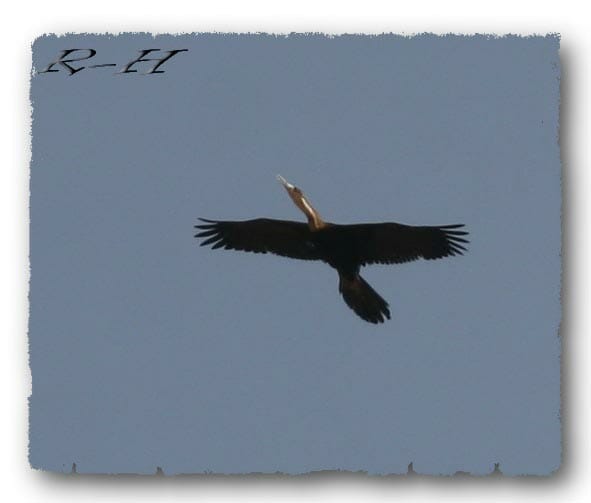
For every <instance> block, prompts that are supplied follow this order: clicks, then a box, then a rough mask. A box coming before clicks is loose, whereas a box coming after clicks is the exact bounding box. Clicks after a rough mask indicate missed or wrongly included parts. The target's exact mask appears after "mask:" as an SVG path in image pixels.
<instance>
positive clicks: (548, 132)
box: [29, 35, 561, 474]
mask: <svg viewBox="0 0 591 503" xmlns="http://www.w3.org/2000/svg"><path fill="white" fill-rule="evenodd" d="M558 45H559V41H558V39H557V38H556V37H537V38H536V37H533V38H517V37H507V38H502V39H499V38H488V37H457V36H448V37H443V38H441V37H435V36H422V37H415V38H402V37H396V36H382V37H358V36H343V37H336V38H326V37H322V36H292V37H289V38H285V37H271V36H242V37H240V36H221V35H201V36H180V37H156V38H153V37H151V36H146V35H134V36H131V35H126V36H119V37H99V36H69V37H61V38H56V37H44V38H41V39H39V40H38V41H37V42H36V43H35V45H34V53H33V60H34V65H35V67H36V69H37V70H42V69H43V68H44V67H45V66H47V64H49V63H50V62H51V61H52V60H54V59H55V58H56V56H57V55H58V53H59V52H60V51H61V50H63V49H67V48H74V47H77V48H83V47H84V48H86V47H88V48H94V49H95V50H96V51H97V56H95V58H94V60H89V64H99V63H113V62H114V63H117V64H118V65H121V66H123V65H124V64H126V63H127V62H129V61H131V60H132V59H134V57H136V56H137V54H138V51H139V50H141V49H147V48H156V47H158V48H161V49H164V50H169V49H178V48H188V49H189V51H188V52H186V53H183V54H179V55H178V56H176V57H175V58H173V59H171V60H170V61H169V62H168V63H166V64H165V65H164V66H163V67H162V69H164V70H165V73H164V74H160V75H148V76H143V75H139V74H136V75H114V71H116V69H112V68H97V69H87V70H83V71H81V72H79V73H77V74H75V75H73V76H67V75H66V73H64V72H59V73H50V74H37V75H35V76H33V78H32V90H31V98H32V102H33V108H34V113H33V141H32V145H33V154H32V163H31V193H32V195H31V267H32V279H31V318H30V334H29V337H30V351H31V352H30V355H31V367H32V375H33V393H32V398H31V430H30V442H31V443H30V459H31V463H32V465H33V466H34V467H37V468H43V469H47V470H53V471H69V470H70V469H71V466H72V463H76V465H77V470H78V471H79V472H91V473H104V472H110V473H112V472H137V473H152V472H154V471H155V469H156V466H161V467H162V468H163V469H164V471H165V473H194V472H203V471H213V472H221V473H243V472H275V471H282V472H286V473H302V472H308V471H311V470H326V469H329V470H331V469H344V470H366V471H368V472H370V473H401V472H406V469H407V466H408V464H409V463H410V462H413V466H414V469H415V470H416V471H417V472H420V473H429V474H439V473H446V474H448V473H454V472H455V471H457V470H462V471H468V472H473V473H479V474H482V473H488V472H490V471H491V470H492V469H493V466H494V463H500V466H501V469H502V470H503V472H504V473H508V474H521V473H535V474H547V473H549V472H551V471H552V470H554V469H556V468H557V467H558V465H559V463H560V422H559V407H560V398H559V393H560V368H559V356H560V339H559V337H558V326H559V322H560V204H561V203H560V160H559V147H558V133H557V127H558V104H559V95H558V91H559V82H558V79H559V58H558ZM91 62H92V63H91ZM142 65H144V66H142ZM147 67H148V65H147V64H145V63H144V64H138V69H142V68H144V69H145V68H147ZM277 173H281V174H282V175H284V176H285V177H286V178H287V179H288V180H290V181H291V182H293V183H295V184H297V185H298V186H300V187H301V188H302V189H303V190H304V191H305V192H306V194H307V195H308V196H309V197H310V199H311V201H312V203H313V204H314V205H315V207H316V208H317V209H318V210H319V211H320V213H321V214H322V216H323V217H324V218H325V219H326V220H328V221H333V222H338V223H353V222H370V221H398V222H403V223H408V224H416V225H430V224H431V225H440V224H447V223H458V222H462V223H465V224H466V225H467V227H468V229H469V231H470V233H471V236H470V239H471V244H470V251H469V253H468V254H467V255H466V256H464V257H460V258H452V259H446V260H441V261H433V262H416V263H412V264H405V265H400V266H374V267H371V268H366V269H364V271H363V275H364V277H365V278H366V279H367V280H368V282H369V283H371V284H372V285H373V286H374V288H375V289H376V290H377V291H378V292H379V293H380V294H381V295H382V296H383V297H384V298H385V299H386V300H387V301H388V302H389V303H390V309H391V312H392V320H391V321H389V322H387V323H385V324H384V325H380V326H373V325H370V324H368V323H365V322H363V321H362V320H360V319H359V318H357V317H356V316H355V315H354V313H353V312H352V311H350V310H349V309H348V308H347V306H346V305H345V304H344V302H343V300H342V298H341V297H340V295H339V293H338V284H337V276H336V274H335V272H334V271H333V270H331V269H330V268H329V267H328V266H326V265H324V264H320V263H308V262H300V261H290V260H287V259H284V258H279V257H273V256H270V255H252V254H240V253H237V252H229V251H220V250H216V251H212V250H209V249H205V248H200V247H199V246H198V244H197V242H196V240H195V239H194V238H193V227H192V226H193V225H194V223H196V219H197V217H200V216H201V217H207V218H214V219H248V218H254V217H260V216H265V217H270V218H287V219H293V220H302V215H301V214H300V212H299V211H298V210H297V209H296V208H295V207H294V206H293V204H292V203H291V201H290V200H289V198H288V197H287V195H286V193H285V191H284V190H283V189H282V188H281V187H280V186H279V185H278V184H277V182H276V180H275V175H276V174H277Z"/></svg>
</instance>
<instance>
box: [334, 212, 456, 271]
mask: <svg viewBox="0 0 591 503" xmlns="http://www.w3.org/2000/svg"><path fill="white" fill-rule="evenodd" d="M342 227H343V228H346V229H347V230H346V232H347V233H350V242H353V243H355V245H354V246H355V248H356V257H357V259H358V261H359V263H360V264H361V265H367V264H395V263H403V262H410V261H413V260H417V259H420V258H423V259H425V260H434V259H439V258H443V257H449V256H453V255H463V254H464V252H465V251H466V247H465V245H466V244H467V243H468V240H467V239H466V238H465V236H467V235H468V233H467V232H466V231H464V230H462V229H463V227H464V225H463V224H455V225H442V226H421V227H418V226H411V225H404V224H399V223H394V222H384V223H378V224H355V225H347V226H342Z"/></svg>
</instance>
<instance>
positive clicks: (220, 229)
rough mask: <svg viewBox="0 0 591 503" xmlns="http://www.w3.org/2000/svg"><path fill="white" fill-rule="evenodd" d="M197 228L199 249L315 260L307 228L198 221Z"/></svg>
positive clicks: (290, 224) (265, 222) (268, 222)
mask: <svg viewBox="0 0 591 503" xmlns="http://www.w3.org/2000/svg"><path fill="white" fill-rule="evenodd" d="M199 220H201V221H202V222H204V223H203V224H200V225H196V226H195V228H196V229H199V230H200V232H198V233H197V234H195V237H196V238H202V239H204V241H202V242H201V246H205V245H212V246H211V247H212V248H213V249H216V248H224V249H226V250H241V251H247V252H253V253H274V254H275V255H281V256H283V257H290V258H296V259H302V260H317V259H318V254H317V251H316V248H315V247H314V245H313V244H312V242H311V240H310V230H309V228H308V225H307V224H304V223H301V222H291V221H288V220H272V219H269V218H257V219H256V220H245V221H241V222H224V221H216V220H206V219H204V218H200V219H199Z"/></svg>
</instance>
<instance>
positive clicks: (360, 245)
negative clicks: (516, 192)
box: [195, 176, 468, 323]
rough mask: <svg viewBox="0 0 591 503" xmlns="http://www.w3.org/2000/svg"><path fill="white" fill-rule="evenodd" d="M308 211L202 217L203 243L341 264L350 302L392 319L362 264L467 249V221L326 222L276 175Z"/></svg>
mask: <svg viewBox="0 0 591 503" xmlns="http://www.w3.org/2000/svg"><path fill="white" fill-rule="evenodd" d="M277 178H278V179H279V181H280V182H281V184H282V185H283V186H284V187H285V189H286V190H287V193H288V194H289V196H290V197H291V199H292V200H293V202H294V203H295V205H296V206H297V207H298V208H300V210H302V211H303V212H304V214H305V215H306V217H307V219H308V223H307V224H305V223H303V222H292V221H288V220H273V219H269V218H257V219H255V220H245V221H237V222H229V221H216V220H207V219H205V218H200V219H199V220H201V221H202V222H204V223H202V224H199V225H196V226H195V228H197V229H199V232H198V233H197V234H196V235H195V237H197V238H202V239H203V241H202V242H201V246H204V245H211V247H212V248H213V249H217V248H224V249H226V250H241V251H247V252H253V253H274V254H276V255H281V256H283V257H289V258H295V259H302V260H321V261H323V262H326V263H327V264H328V265H330V266H331V267H333V268H334V269H336V270H337V272H338V274H339V291H340V292H341V294H342V295H343V299H344V300H345V302H346V303H347V305H348V306H349V307H350V308H351V309H352V310H353V311H355V312H356V313H357V314H358V315H359V316H360V317H361V318H363V319H364V320H366V321H368V322H370V323H382V322H383V321H384V318H388V319H390V310H389V309H388V303H387V302H386V301H385V300H384V299H383V298H382V297H381V296H380V295H379V294H378V293H377V292H376V291H375V290H374V289H373V288H372V287H371V286H370V285H369V284H368V283H367V282H366V281H365V280H364V279H363V278H362V277H361V276H360V274H359V270H360V268H361V267H362V266H365V265H369V264H400V263H403V262H410V261H412V260H417V259H419V258H423V259H425V260H433V259H438V258H443V257H449V256H453V255H463V252H464V251H466V248H465V247H464V245H465V244H466V243H468V240H467V239H465V238H464V237H463V236H466V235H467V234H468V233H467V232H465V231H463V230H460V229H461V228H462V227H464V225H463V224H456V225H442V226H436V227H427V226H421V227H416V226H411V225H403V224H399V223H395V222H383V223H371V224H353V225H338V224H332V223H328V222H324V221H323V220H322V219H321V218H320V215H319V214H318V212H317V211H316V210H315V209H314V208H313V207H312V205H311V204H310V202H309V201H308V199H307V198H306V196H304V194H303V193H302V191H301V190H300V189H299V188H297V187H295V186H294V185H292V184H291V183H288V182H287V181H286V180H285V179H284V178H283V177H281V176H278V177H277Z"/></svg>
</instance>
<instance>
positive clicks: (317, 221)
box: [277, 175, 324, 229]
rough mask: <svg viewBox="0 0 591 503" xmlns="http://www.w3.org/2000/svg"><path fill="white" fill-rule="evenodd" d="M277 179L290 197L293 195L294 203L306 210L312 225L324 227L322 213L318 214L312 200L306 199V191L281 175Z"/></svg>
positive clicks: (313, 226)
mask: <svg viewBox="0 0 591 503" xmlns="http://www.w3.org/2000/svg"><path fill="white" fill-rule="evenodd" d="M277 180H279V183H281V185H283V187H284V188H285V190H287V193H288V194H289V197H291V200H292V201H293V202H294V204H295V205H296V206H297V207H298V208H299V209H300V210H302V211H303V212H304V214H305V215H306V217H307V218H308V222H309V223H310V226H311V227H312V228H315V229H316V228H320V227H322V226H323V225H324V222H323V221H322V219H321V218H320V215H318V212H317V211H316V210H315V209H314V208H313V207H312V205H311V204H310V201H308V200H307V199H306V196H304V193H303V192H302V191H301V189H299V188H298V187H296V186H295V185H293V184H291V183H289V182H288V181H287V180H286V179H285V178H283V177H282V176H281V175H277Z"/></svg>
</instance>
